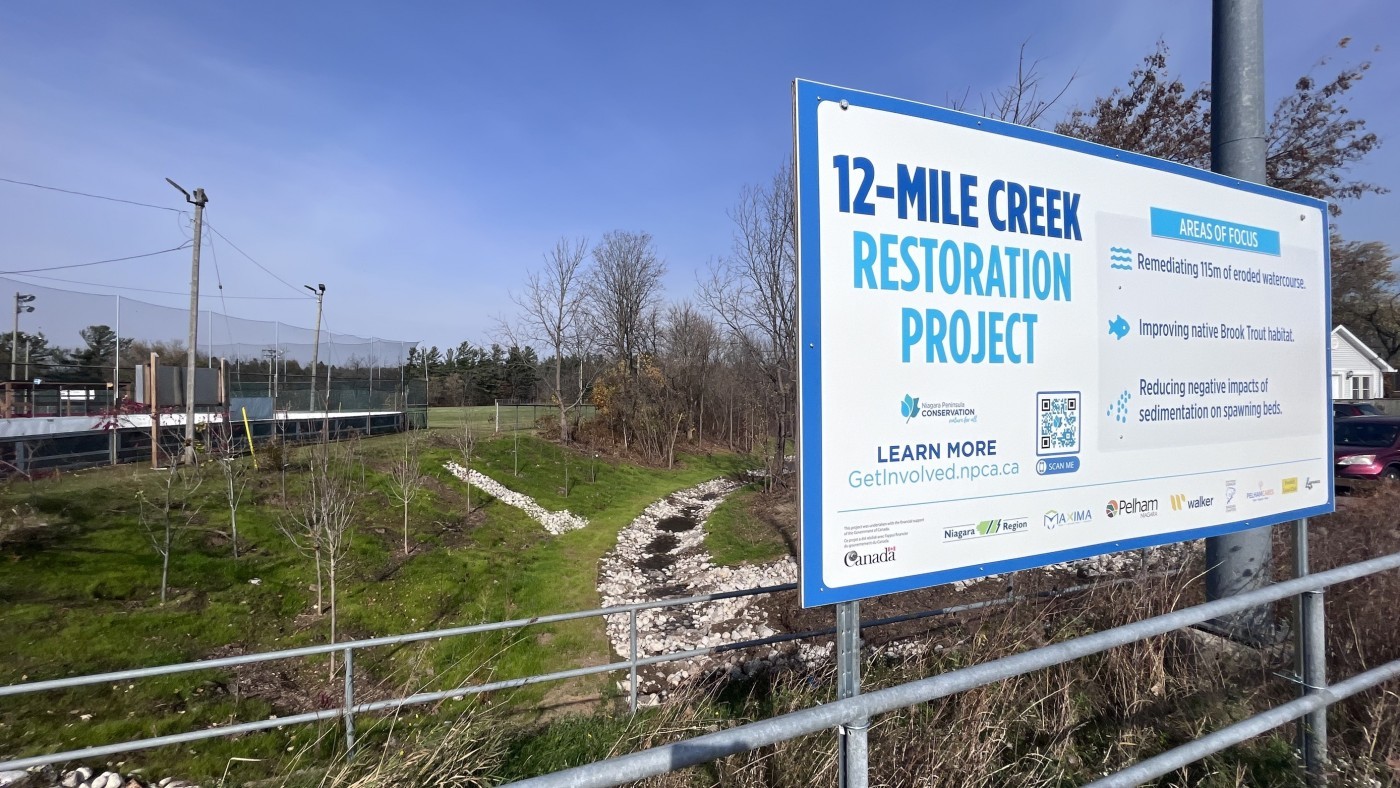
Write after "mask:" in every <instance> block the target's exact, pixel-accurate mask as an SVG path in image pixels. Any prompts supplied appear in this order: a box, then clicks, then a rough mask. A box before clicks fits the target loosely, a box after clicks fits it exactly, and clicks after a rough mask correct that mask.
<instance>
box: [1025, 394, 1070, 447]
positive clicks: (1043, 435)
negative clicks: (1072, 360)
mask: <svg viewBox="0 0 1400 788" xmlns="http://www.w3.org/2000/svg"><path fill="white" fill-rule="evenodd" d="M1035 399H1036V418H1037V419H1038V421H1039V424H1040V435H1039V443H1038V444H1037V446H1036V454H1078V453H1079V412H1080V407H1079V404H1080V403H1079V392H1077V391H1042V392H1041V393H1039V394H1037V395H1035Z"/></svg>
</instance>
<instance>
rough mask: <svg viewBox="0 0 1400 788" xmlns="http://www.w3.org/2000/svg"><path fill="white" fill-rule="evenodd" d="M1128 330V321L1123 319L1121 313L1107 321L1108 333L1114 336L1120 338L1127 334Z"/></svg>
mask: <svg viewBox="0 0 1400 788" xmlns="http://www.w3.org/2000/svg"><path fill="white" fill-rule="evenodd" d="M1128 330H1129V327H1128V321H1126V320H1124V319H1123V316H1122V315H1119V316H1117V317H1115V318H1113V319H1112V320H1110V321H1108V333H1110V334H1112V335H1114V336H1115V337H1118V338H1119V339H1122V338H1123V337H1125V336H1127V335H1128Z"/></svg>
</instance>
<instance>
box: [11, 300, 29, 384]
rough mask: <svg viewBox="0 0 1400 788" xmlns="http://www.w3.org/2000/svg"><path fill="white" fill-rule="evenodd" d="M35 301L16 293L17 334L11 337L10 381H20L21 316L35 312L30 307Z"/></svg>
mask: <svg viewBox="0 0 1400 788" xmlns="http://www.w3.org/2000/svg"><path fill="white" fill-rule="evenodd" d="M33 300H34V296H32V295H26V294H24V293H15V332H14V333H13V334H11V335H10V380H18V379H19V377H18V376H19V316H20V315H22V314H24V313H25V312H33V311H34V307H32V306H30V305H29V302H30V301H33Z"/></svg>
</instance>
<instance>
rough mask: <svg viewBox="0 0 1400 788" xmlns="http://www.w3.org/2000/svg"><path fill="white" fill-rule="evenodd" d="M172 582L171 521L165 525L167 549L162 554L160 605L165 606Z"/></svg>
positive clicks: (167, 521)
mask: <svg viewBox="0 0 1400 788" xmlns="http://www.w3.org/2000/svg"><path fill="white" fill-rule="evenodd" d="M169 580H170V521H169V519H167V520H166V523H165V549H164V550H162V551H161V554H160V603H161V604H162V605H164V604H165V590H166V588H168V587H169Z"/></svg>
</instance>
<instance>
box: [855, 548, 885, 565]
mask: <svg viewBox="0 0 1400 788" xmlns="http://www.w3.org/2000/svg"><path fill="white" fill-rule="evenodd" d="M892 561H894V545H890V546H889V547H886V548H885V550H884V552H881V553H860V552H857V551H855V550H852V551H850V552H849V553H846V566H870V565H871V564H888V563H891V562H892Z"/></svg>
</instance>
